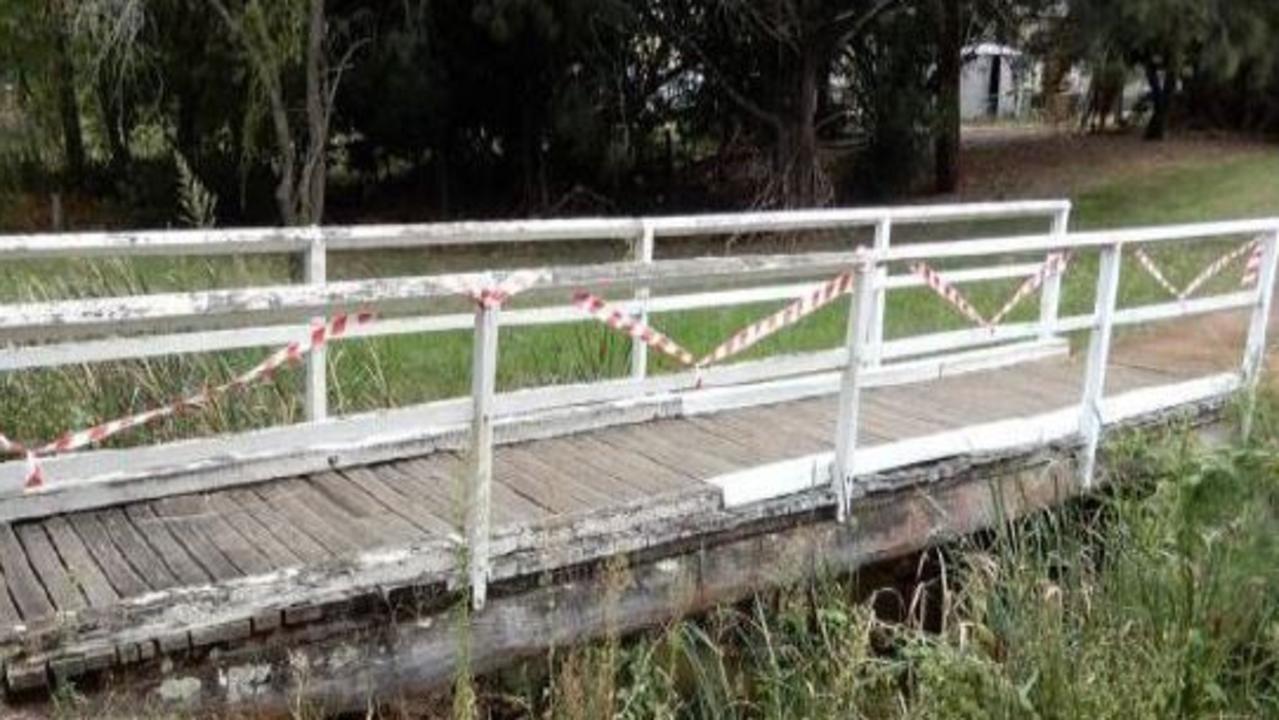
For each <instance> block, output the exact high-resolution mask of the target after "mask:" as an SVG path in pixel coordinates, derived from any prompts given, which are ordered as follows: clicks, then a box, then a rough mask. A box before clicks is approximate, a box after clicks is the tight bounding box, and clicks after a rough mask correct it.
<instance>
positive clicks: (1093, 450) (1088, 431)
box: [1079, 243, 1123, 489]
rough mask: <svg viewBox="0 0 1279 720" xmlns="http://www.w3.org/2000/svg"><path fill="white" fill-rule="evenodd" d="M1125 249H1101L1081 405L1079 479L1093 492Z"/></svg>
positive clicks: (1111, 247)
mask: <svg viewBox="0 0 1279 720" xmlns="http://www.w3.org/2000/svg"><path fill="white" fill-rule="evenodd" d="M1122 257H1123V246H1122V245H1120V244H1118V243H1116V244H1114V245H1108V246H1106V247H1103V248H1102V249H1101V263H1100V269H1099V270H1098V273H1097V299H1096V307H1095V309H1094V311H1093V325H1092V334H1091V335H1090V336H1089V338H1088V358H1087V363H1088V364H1087V367H1086V368H1085V370H1084V389H1083V398H1082V400H1081V401H1080V404H1079V410H1080V416H1079V433H1080V435H1082V436H1083V441H1084V447H1083V456H1082V457H1081V458H1080V460H1079V478H1080V481H1081V483H1082V484H1083V486H1084V488H1085V489H1091V488H1092V486H1093V483H1094V474H1095V472H1096V467H1097V447H1098V445H1099V444H1100V443H1101V434H1102V430H1103V429H1104V424H1105V419H1104V417H1103V415H1102V406H1103V402H1104V398H1105V394H1106V367H1107V364H1108V363H1109V362H1110V339H1111V335H1112V334H1113V330H1114V318H1115V307H1116V304H1117V303H1118V301H1119V269H1120V264H1121V259H1122Z"/></svg>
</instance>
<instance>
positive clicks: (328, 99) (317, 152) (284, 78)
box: [209, 0, 359, 225]
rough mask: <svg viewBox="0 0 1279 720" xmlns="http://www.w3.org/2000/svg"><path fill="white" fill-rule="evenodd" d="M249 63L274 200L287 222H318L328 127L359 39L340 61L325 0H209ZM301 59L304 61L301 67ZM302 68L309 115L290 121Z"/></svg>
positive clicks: (349, 46)
mask: <svg viewBox="0 0 1279 720" xmlns="http://www.w3.org/2000/svg"><path fill="white" fill-rule="evenodd" d="M209 3H210V4H211V5H212V6H213V8H214V10H216V12H217V14H218V15H219V16H220V17H221V18H222V20H223V21H224V22H225V23H226V27H227V28H228V29H229V30H230V31H231V33H232V34H233V36H234V37H235V38H236V40H237V41H238V43H239V46H240V48H241V49H242V51H243V54H244V58H245V60H246V62H247V63H248V65H249V66H250V67H251V68H252V71H253V78H254V81H255V88H256V90H257V91H259V92H260V93H261V95H262V97H263V98H264V100H265V102H266V108H267V113H268V114H269V116H270V127H271V130H272V133H273V135H274V139H275V157H274V163H273V165H274V166H275V173H276V176H277V179H278V182H277V184H276V190H275V200H276V206H277V208H278V209H279V213H280V219H281V221H283V222H284V224H285V225H314V224H318V223H319V222H320V221H321V219H323V217H324V202H325V190H326V183H327V174H328V152H329V132H330V128H331V125H332V118H333V108H334V101H335V96H336V93H337V88H338V85H339V82H340V79H341V75H342V72H343V70H344V69H345V68H346V65H347V62H348V61H349V60H350V59H351V56H352V54H354V52H355V51H356V49H357V48H358V46H359V43H352V44H348V46H347V47H346V49H345V51H344V52H343V53H342V55H341V59H340V60H339V61H338V62H336V63H330V54H331V53H334V48H333V47H332V45H333V44H334V43H333V38H332V37H331V36H330V34H329V30H328V27H327V24H326V16H325V10H324V0H273V1H272V2H269V3H263V2H262V0H244V2H242V3H241V4H239V5H232V4H231V2H230V0H209ZM299 66H300V67H299ZM297 72H301V74H302V76H303V84H304V88H305V89H304V95H303V100H302V106H303V112H304V117H305V122H304V123H302V124H301V127H298V126H297V124H296V123H295V122H294V121H293V118H292V115H293V111H294V104H293V103H291V102H290V92H289V88H290V80H291V78H292V76H293V75H294V74H295V73H297Z"/></svg>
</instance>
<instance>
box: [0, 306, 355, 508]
mask: <svg viewBox="0 0 1279 720" xmlns="http://www.w3.org/2000/svg"><path fill="white" fill-rule="evenodd" d="M373 320H374V315H373V313H371V312H358V313H354V314H347V313H342V314H339V315H335V316H333V318H332V319H331V320H329V321H328V322H327V323H320V322H317V323H314V324H313V325H312V327H311V332H310V333H309V334H308V335H307V337H306V339H304V340H295V341H293V342H291V343H289V344H288V345H285V346H284V347H282V348H280V349H279V350H276V351H275V352H273V353H271V355H269V356H268V357H267V358H266V359H265V360H263V361H262V362H260V363H258V364H257V365H255V366H254V367H253V368H251V369H250V370H248V371H246V372H244V373H241V374H240V375H237V376H236V377H234V378H232V379H231V380H230V381H228V382H226V383H223V384H222V385H217V386H215V387H206V388H204V389H203V390H201V391H200V392H198V393H195V394H194V395H190V396H188V397H184V398H181V399H179V400H176V401H174V402H171V403H169V404H167V405H163V406H160V407H156V408H152V409H150V410H145V411H143V412H140V413H136V414H134V415H129V416H127V417H122V418H117V419H115V420H110V421H107V422H104V423H100V424H98V425H94V426H93V427H90V428H86V429H83V430H76V431H72V432H68V433H65V434H63V435H62V436H61V437H59V438H58V439H57V440H54V441H53V442H50V443H47V444H45V445H42V446H38V447H29V446H27V445H24V444H22V443H19V442H16V441H14V440H11V439H9V438H7V437H5V436H4V435H2V434H0V454H6V455H24V456H25V457H26V459H27V476H26V482H25V486H26V488H27V489H28V490H35V489H37V488H40V487H42V486H43V485H44V482H45V476H44V471H43V468H42V467H41V464H40V459H41V458H42V457H48V456H52V455H59V454H62V453H66V452H70V451H72V450H79V449H81V448H84V447H88V446H90V445H96V444H98V443H100V442H103V441H104V440H106V439H108V438H110V437H112V436H114V435H118V434H120V433H122V432H124V431H126V430H131V429H133V428H138V427H142V426H144V425H148V424H150V423H153V422H155V421H157V420H161V419H163V418H167V417H172V416H175V415H178V414H180V413H182V412H184V411H186V410H191V409H196V408H202V407H205V406H206V405H208V404H209V402H210V401H211V400H213V398H215V397H218V396H220V395H225V394H228V393H230V392H233V391H240V390H244V389H245V388H248V387H249V386H251V385H253V384H254V383H257V382H258V381H260V380H262V379H263V378H269V377H271V376H272V375H274V374H275V371H276V370H279V369H280V368H281V367H283V366H285V365H292V364H296V363H298V362H300V361H301V360H302V358H303V356H305V355H307V354H308V353H310V352H311V351H312V350H314V349H316V348H319V347H323V346H324V345H325V344H327V343H328V342H329V341H330V340H332V339H334V338H339V337H342V336H343V335H345V334H346V333H347V332H348V331H349V330H350V329H351V328H354V327H359V326H362V325H368V324H369V323H371V322H373Z"/></svg>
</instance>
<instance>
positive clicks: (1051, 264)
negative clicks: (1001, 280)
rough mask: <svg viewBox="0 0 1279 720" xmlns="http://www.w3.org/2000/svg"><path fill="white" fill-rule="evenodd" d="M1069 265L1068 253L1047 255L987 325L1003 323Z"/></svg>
mask: <svg viewBox="0 0 1279 720" xmlns="http://www.w3.org/2000/svg"><path fill="white" fill-rule="evenodd" d="M1069 265H1070V253H1053V254H1051V255H1049V256H1048V259H1047V260H1045V261H1044V264H1043V265H1041V266H1039V271H1038V272H1036V273H1035V274H1034V275H1031V276H1030V277H1028V278H1026V281H1025V282H1023V283H1022V284H1021V286H1020V287H1018V288H1017V290H1016V291H1015V292H1013V294H1012V297H1010V298H1008V302H1006V303H1004V306H1003V307H1002V308H1000V309H999V312H997V313H995V314H994V315H993V316H992V317H991V318H990V321H989V322H988V323H987V324H988V325H998V324H999V323H1001V322H1003V321H1004V318H1006V317H1008V316H1009V315H1010V314H1012V311H1013V310H1016V309H1017V306H1018V305H1020V304H1021V303H1022V301H1023V300H1025V299H1026V298H1028V297H1030V295H1031V294H1032V293H1034V292H1035V291H1037V290H1039V288H1041V287H1043V285H1044V283H1045V282H1046V281H1047V280H1048V278H1050V277H1053V276H1054V275H1061V274H1063V273H1065V272H1066V268H1067V267H1068V266H1069Z"/></svg>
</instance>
